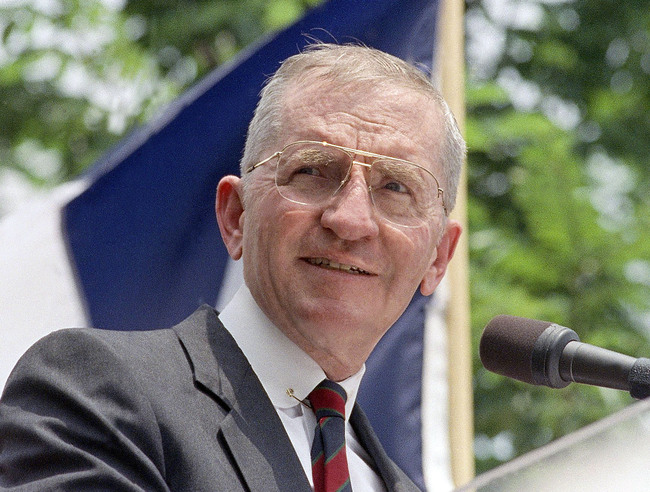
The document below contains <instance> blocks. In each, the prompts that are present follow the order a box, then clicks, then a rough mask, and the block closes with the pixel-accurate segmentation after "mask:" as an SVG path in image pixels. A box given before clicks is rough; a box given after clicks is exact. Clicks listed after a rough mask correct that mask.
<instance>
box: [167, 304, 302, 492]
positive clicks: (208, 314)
mask: <svg viewBox="0 0 650 492" xmlns="http://www.w3.org/2000/svg"><path fill="white" fill-rule="evenodd" d="M174 331H176V333H177V335H178V338H179V340H180V341H181V343H182V345H183V347H184V348H185V351H186V353H187V355H188V358H189V360H190V363H191V364H192V369H193V372H194V378H195V381H196V383H197V385H198V386H199V387H202V388H203V389H204V390H205V391H207V392H209V393H212V394H213V396H214V397H215V400H216V401H217V403H218V404H219V405H220V406H221V407H222V408H223V410H224V411H226V412H227V415H226V417H225V418H224V420H223V421H222V423H221V426H220V428H219V430H218V436H217V437H218V438H220V439H221V440H222V442H223V443H224V444H225V445H226V446H227V447H228V448H229V451H230V453H232V456H233V458H234V461H235V463H236V466H237V467H238V468H239V470H238V471H239V472H240V473H241V475H242V477H243V479H244V480H245V481H246V484H247V486H248V488H249V489H250V490H269V491H272V490H278V491H285V490H292V491H302V490H304V491H305V492H307V491H311V487H310V486H309V482H308V481H307V477H306V476H305V474H304V471H303V469H302V466H301V464H300V461H299V460H298V457H297V456H296V454H295V452H294V450H293V446H292V445H291V441H290V440H289V437H288V436H287V434H286V432H285V430H284V426H283V425H282V422H281V420H280V418H279V417H278V415H277V413H276V411H275V409H274V408H273V405H272V404H271V401H270V400H269V398H268V397H267V395H266V393H265V392H264V389H263V387H262V385H261V383H260V382H259V379H258V378H257V376H256V375H255V373H254V372H253V370H252V368H251V366H250V364H249V363H248V361H247V360H246V358H245V357H244V354H243V353H242V352H241V350H240V349H239V347H238V346H237V344H236V342H235V340H234V339H233V338H232V336H231V335H230V334H229V333H228V332H227V330H226V329H225V328H224V327H223V325H222V324H221V322H220V321H219V319H218V318H217V313H216V312H215V311H214V310H213V309H212V308H210V307H208V306H203V307H201V308H200V309H199V310H197V311H196V312H195V313H194V314H193V315H192V316H191V317H190V318H188V319H187V320H185V321H184V322H182V323H181V324H179V325H178V326H176V327H174Z"/></svg>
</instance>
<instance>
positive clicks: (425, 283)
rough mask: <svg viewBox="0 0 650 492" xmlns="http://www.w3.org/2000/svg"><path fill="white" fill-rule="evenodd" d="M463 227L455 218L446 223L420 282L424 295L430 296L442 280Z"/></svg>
mask: <svg viewBox="0 0 650 492" xmlns="http://www.w3.org/2000/svg"><path fill="white" fill-rule="evenodd" d="M462 230H463V228H462V227H461V225H460V223H459V222H458V221H456V220H453V219H450V220H449V222H448V223H447V228H446V230H445V233H444V234H443V236H442V239H441V240H440V243H439V244H438V246H437V248H436V257H435V258H434V260H433V262H432V263H431V265H430V267H429V269H428V270H427V272H426V274H425V275H424V278H423V279H422V282H421V283H420V292H421V293H422V295H424V296H430V295H431V294H433V292H434V291H435V290H436V287H438V284H440V282H441V281H442V277H444V276H445V272H446V271H447V265H449V261H450V260H451V259H452V257H453V256H454V252H455V251H456V246H457V245H458V239H459V238H460V234H461V232H462Z"/></svg>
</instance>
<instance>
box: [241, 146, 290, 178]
mask: <svg viewBox="0 0 650 492" xmlns="http://www.w3.org/2000/svg"><path fill="white" fill-rule="evenodd" d="M280 155H282V151H281V150H278V151H277V152H276V153H275V154H273V155H270V156H269V157H267V158H266V159H264V160H263V161H260V162H258V163H257V164H255V165H254V166H251V167H249V168H248V169H246V174H248V173H250V172H251V171H253V170H254V169H257V168H258V167H260V166H261V165H262V164H266V163H267V162H269V161H270V160H272V159H275V158H276V157H280Z"/></svg>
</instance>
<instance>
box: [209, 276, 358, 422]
mask: <svg viewBox="0 0 650 492" xmlns="http://www.w3.org/2000/svg"><path fill="white" fill-rule="evenodd" d="M219 319H220V320H221V322H222V323H223V325H224V326H225V327H226V329H227V330H228V331H229V332H230V334H231V335H232V336H233V338H234V339H235V341H236V342H237V345H239V347H240V348H241V350H242V352H244V355H245V356H246V358H247V359H248V362H249V363H250V365H251V367H252V368H253V371H255V374H256V375H257V377H258V378H259V380H260V382H261V383H262V386H263V387H264V390H265V391H266V393H267V394H268V396H269V398H270V399H271V402H272V403H273V405H274V406H275V407H276V408H289V407H294V406H296V405H300V403H299V402H298V401H297V400H296V399H295V398H297V399H298V400H305V399H306V398H307V396H308V395H309V393H310V392H311V390H312V389H314V387H315V386H316V385H317V384H318V383H320V382H321V381H322V380H323V379H325V377H326V376H325V372H324V371H323V370H322V369H321V368H320V366H319V365H318V364H317V363H316V361H314V360H313V359H312V358H311V357H309V355H307V354H306V353H305V352H304V351H303V350H302V349H301V348H300V347H298V346H297V345H296V344H295V343H293V342H292V341H291V340H289V338H287V336H286V335H285V334H284V333H283V332H282V331H280V329H278V328H277V327H276V326H275V325H274V324H273V323H271V321H270V320H269V319H268V318H267V317H266V315H265V314H264V312H263V311H262V310H261V309H260V307H259V306H258V305H257V303H256V302H255V300H254V299H253V296H252V295H251V293H250V291H249V290H248V288H247V287H246V286H245V285H242V287H240V289H239V290H238V291H237V293H236V294H235V296H234V297H233V299H232V300H231V301H230V302H229V303H228V304H227V305H226V307H225V308H224V309H223V311H222V312H221V313H220V314H219ZM364 372H365V365H364V366H363V367H362V368H361V369H360V370H359V372H357V373H356V374H353V375H352V376H350V377H349V378H347V379H345V380H344V381H340V382H339V384H340V385H341V386H342V387H343V389H345V391H346V393H347V395H348V399H347V401H346V404H345V415H346V419H347V418H348V417H349V415H350V413H351V411H352V407H353V406H354V402H355V401H356V397H357V392H358V390H359V385H360V384H361V378H362V377H363V374H364ZM288 389H292V390H293V395H294V396H295V398H292V397H291V396H289V395H288V394H287V390H288Z"/></svg>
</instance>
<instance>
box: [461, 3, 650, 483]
mask: <svg viewBox="0 0 650 492" xmlns="http://www.w3.org/2000/svg"><path fill="white" fill-rule="evenodd" d="M635 3H636V2H625V3H622V4H621V3H619V4H616V6H614V4H611V3H609V2H598V1H595V2H594V1H590V2H587V1H576V2H572V3H567V4H557V5H551V4H547V5H546V6H544V9H543V22H541V23H540V24H539V25H540V26H542V27H534V26H533V27H529V28H527V29H524V28H521V27H517V28H515V27H511V26H508V25H506V26H505V28H504V26H503V22H502V21H501V20H499V19H497V18H492V17H491V14H490V13H488V12H487V10H485V5H483V4H479V3H478V2H469V3H468V9H469V14H468V16H470V17H471V16H474V18H476V17H475V16H480V17H481V18H482V19H485V20H486V21H488V22H490V23H492V24H493V25H499V26H500V27H501V28H503V32H504V33H505V47H504V50H503V51H502V54H501V56H500V57H499V58H498V59H497V60H496V61H493V66H492V67H491V72H490V73H488V74H486V75H482V76H470V78H469V81H468V82H469V83H468V95H467V104H468V107H467V112H468V115H469V117H468V120H469V121H468V124H467V139H468V144H469V148H470V153H469V186H470V189H469V194H470V203H469V215H470V248H471V249H470V257H471V289H472V291H471V294H472V325H473V340H474V347H475V354H476V352H477V349H476V347H477V346H478V341H479V339H480V335H481V332H482V329H483V327H484V326H485V324H486V322H487V321H488V320H489V319H491V318H492V317H493V316H495V315H497V314H501V313H504V314H514V315H519V316H524V317H530V318H537V319H545V320H551V321H554V322H557V323H559V324H562V325H565V326H569V327H571V328H573V329H574V330H575V331H577V332H578V334H579V335H580V337H581V339H582V340H583V341H585V342H588V343H593V344H595V345H599V346H603V347H607V348H610V349H612V350H617V351H620V352H623V353H628V354H630V355H633V356H637V357H641V356H644V357H647V356H649V355H650V321H649V320H650V289H649V287H650V251H649V248H648V241H646V237H647V231H648V217H649V216H650V214H649V205H650V202H649V199H648V197H649V194H648V182H649V178H650V173H648V155H650V152H649V150H650V149H648V142H650V135H649V133H650V117H649V116H648V115H649V114H650V112H649V109H650V92H649V91H648V87H650V85H649V84H648V74H649V73H650V55H649V53H650V43H645V44H644V43H641V42H639V40H640V39H644V40H646V41H647V40H648V39H650V29H649V28H648V26H650V22H649V21H650V14H649V13H648V10H647V9H641V10H635ZM529 5H530V4H529ZM596 6H597V7H596ZM638 7H639V8H641V7H640V6H638ZM492 15H493V14H492ZM567 18H570V19H573V21H572V22H571V23H568V22H567ZM562 25H564V26H565V28H563V27H561V26H562ZM470 37H471V33H470ZM522 53H523V55H522ZM524 55H525V56H524ZM644 57H645V58H644ZM643 60H646V61H645V62H643ZM469 68H470V72H472V70H473V68H474V67H473V65H472V61H471V59H470V63H469ZM621 74H622V75H621ZM524 91H526V92H524ZM522 93H524V94H528V97H527V98H525V99H524V100H523V101H522V98H521V94H522ZM474 370H475V378H474V381H475V404H476V405H475V406H476V421H475V424H476V434H477V441H476V451H477V470H478V471H479V472H480V471H484V470H486V469H489V468H491V467H493V466H496V465H498V464H500V463H501V462H502V461H503V460H507V459H510V458H512V457H514V456H516V455H519V454H522V453H524V452H526V451H529V450H531V449H534V448H536V447H538V446H540V445H542V444H545V443H546V442H549V441H550V440H552V439H555V438H557V437H560V436H562V435H564V434H567V433H570V432H572V431H574V430H576V429H578V428H580V427H582V426H584V425H586V424H587V423H590V422H593V421H594V420H597V419H599V418H602V417H604V416H606V415H607V414H610V413H612V412H614V411H616V410H618V409H620V408H622V407H623V406H625V405H627V404H629V403H630V402H631V401H632V400H631V397H630V396H629V395H627V394H626V393H622V392H617V391H614V390H601V389H596V388H589V387H585V386H582V387H580V386H578V385H571V386H569V387H567V388H565V389H563V390H551V389H548V388H538V387H531V386H528V385H525V384H523V383H518V382H514V381H507V380H505V378H502V377H499V376H496V375H494V374H490V373H488V372H487V371H485V370H484V369H483V368H482V366H481V364H480V361H479V360H478V357H477V355H475V359H474ZM504 448H505V451H504Z"/></svg>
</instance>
